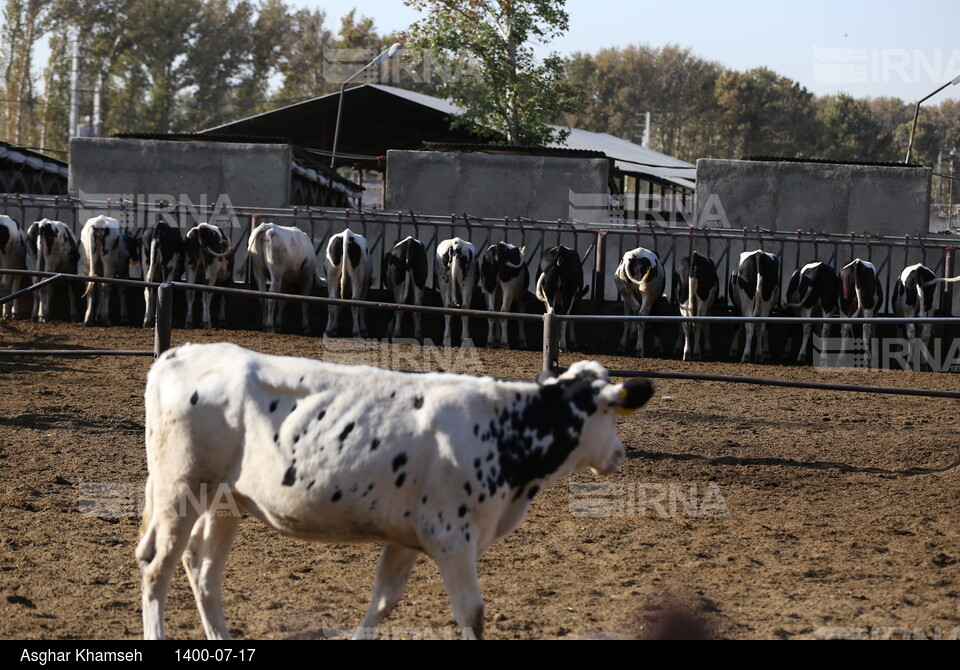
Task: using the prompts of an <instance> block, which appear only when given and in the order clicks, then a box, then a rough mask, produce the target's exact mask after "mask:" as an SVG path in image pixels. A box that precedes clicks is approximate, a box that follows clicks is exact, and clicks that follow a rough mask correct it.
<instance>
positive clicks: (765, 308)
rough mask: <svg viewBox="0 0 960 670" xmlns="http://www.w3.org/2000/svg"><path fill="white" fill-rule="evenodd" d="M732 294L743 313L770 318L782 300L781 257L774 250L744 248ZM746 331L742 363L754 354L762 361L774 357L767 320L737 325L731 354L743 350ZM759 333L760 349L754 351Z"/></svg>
mask: <svg viewBox="0 0 960 670" xmlns="http://www.w3.org/2000/svg"><path fill="white" fill-rule="evenodd" d="M728 292H729V295H730V298H731V302H733V306H734V309H735V310H736V312H737V313H738V314H740V315H741V316H748V317H767V316H770V313H771V312H772V311H773V308H774V307H776V306H777V305H778V304H779V303H780V259H779V258H778V257H777V256H776V255H775V254H771V253H767V252H765V251H761V250H759V249H757V250H756V251H744V252H743V253H742V254H740V264H739V265H738V266H737V271H736V272H734V273H733V275H732V276H731V277H730V286H729V291H728ZM741 331H743V332H744V333H746V336H745V337H744V340H745V341H744V344H743V356H741V358H740V362H741V363H748V362H750V360H751V358H753V357H754V355H757V357H758V358H759V359H760V361H762V362H764V363H765V362H767V361H769V360H770V333H769V331H768V329H767V325H766V324H764V323H745V324H743V325H742V326H741V327H739V328H737V330H736V332H735V333H734V335H733V342H732V343H731V346H730V357H731V358H735V357H736V355H737V352H738V351H739V347H738V342H739V340H740V332H741ZM754 333H756V340H757V351H756V354H754V351H753V339H754Z"/></svg>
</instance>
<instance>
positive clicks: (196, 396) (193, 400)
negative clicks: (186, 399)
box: [190, 391, 200, 405]
mask: <svg viewBox="0 0 960 670" xmlns="http://www.w3.org/2000/svg"><path fill="white" fill-rule="evenodd" d="M198 400H200V395H199V394H198V393H197V392H196V391H194V392H193V395H192V396H190V404H191V405H196V404H197V401H198Z"/></svg>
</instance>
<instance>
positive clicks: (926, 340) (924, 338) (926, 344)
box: [919, 314, 932, 370]
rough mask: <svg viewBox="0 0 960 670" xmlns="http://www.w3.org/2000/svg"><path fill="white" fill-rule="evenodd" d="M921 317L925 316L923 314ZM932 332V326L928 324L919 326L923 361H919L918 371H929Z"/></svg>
mask: <svg viewBox="0 0 960 670" xmlns="http://www.w3.org/2000/svg"><path fill="white" fill-rule="evenodd" d="M923 316H927V314H924V315H923ZM931 331H932V326H931V325H930V324H929V323H924V324H921V325H920V343H921V344H922V345H923V352H922V353H923V360H921V361H920V367H919V369H920V370H928V369H930V365H929V363H930V360H929V354H930V334H931Z"/></svg>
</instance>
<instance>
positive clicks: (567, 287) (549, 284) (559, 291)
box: [536, 245, 589, 351]
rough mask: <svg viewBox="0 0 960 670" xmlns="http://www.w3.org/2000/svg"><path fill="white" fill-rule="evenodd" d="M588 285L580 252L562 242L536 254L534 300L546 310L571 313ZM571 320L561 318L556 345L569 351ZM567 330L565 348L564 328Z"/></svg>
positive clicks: (584, 293) (574, 343) (571, 340)
mask: <svg viewBox="0 0 960 670" xmlns="http://www.w3.org/2000/svg"><path fill="white" fill-rule="evenodd" d="M588 290H589V286H586V287H585V286H584V285H583V268H582V267H581V266H580V256H579V255H578V254H577V252H576V251H575V250H573V249H570V248H568V247H565V246H563V245H560V246H556V247H552V248H550V249H547V250H546V251H544V252H543V256H541V257H540V276H539V277H538V278H537V294H536V295H537V300H539V301H540V302H542V303H543V305H544V308H545V309H546V311H547V314H571V313H572V312H573V306H574V305H575V304H576V303H577V301H579V300H581V299H582V298H583V296H585V295H586V294H587V291H588ZM571 326H572V324H570V323H569V322H566V321H565V322H563V324H562V325H561V327H560V349H561V350H562V351H572V350H573V349H574V348H575V347H576V346H577V344H576V338H575V336H574V331H573V328H572V327H571ZM568 327H569V330H570V338H569V344H570V348H569V349H568V348H567V343H568V341H567V330H568Z"/></svg>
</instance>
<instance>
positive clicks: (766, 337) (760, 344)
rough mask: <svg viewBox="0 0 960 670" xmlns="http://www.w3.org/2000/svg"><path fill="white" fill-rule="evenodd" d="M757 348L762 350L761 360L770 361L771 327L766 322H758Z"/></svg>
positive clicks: (762, 361)
mask: <svg viewBox="0 0 960 670" xmlns="http://www.w3.org/2000/svg"><path fill="white" fill-rule="evenodd" d="M757 326H758V328H757V350H758V351H759V352H760V362H761V363H767V362H769V361H770V329H769V328H768V327H767V324H765V323H759V324H757Z"/></svg>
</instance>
